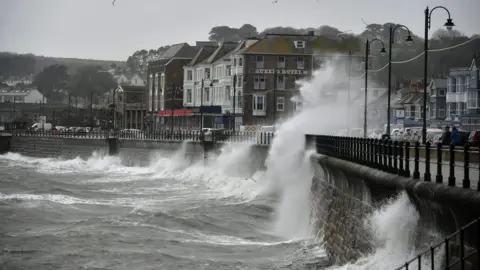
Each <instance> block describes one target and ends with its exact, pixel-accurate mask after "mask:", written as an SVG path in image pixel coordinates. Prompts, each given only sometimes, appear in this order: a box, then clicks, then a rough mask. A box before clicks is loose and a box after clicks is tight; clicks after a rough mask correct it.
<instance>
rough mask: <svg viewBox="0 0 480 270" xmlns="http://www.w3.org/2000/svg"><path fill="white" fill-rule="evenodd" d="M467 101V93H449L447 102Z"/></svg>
mask: <svg viewBox="0 0 480 270" xmlns="http://www.w3.org/2000/svg"><path fill="white" fill-rule="evenodd" d="M453 102H467V93H466V92H463V93H447V103H453Z"/></svg>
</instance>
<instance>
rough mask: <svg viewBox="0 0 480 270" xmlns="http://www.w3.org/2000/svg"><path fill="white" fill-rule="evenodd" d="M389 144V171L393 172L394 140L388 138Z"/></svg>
mask: <svg viewBox="0 0 480 270" xmlns="http://www.w3.org/2000/svg"><path fill="white" fill-rule="evenodd" d="M387 146H388V152H387V155H388V170H387V171H388V172H392V171H393V160H392V156H393V142H392V140H388V142H387Z"/></svg>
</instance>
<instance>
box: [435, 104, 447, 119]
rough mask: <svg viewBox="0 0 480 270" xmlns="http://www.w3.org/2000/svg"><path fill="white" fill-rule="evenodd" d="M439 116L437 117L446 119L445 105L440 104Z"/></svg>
mask: <svg viewBox="0 0 480 270" xmlns="http://www.w3.org/2000/svg"><path fill="white" fill-rule="evenodd" d="M437 106H438V116H437V117H441V118H443V117H445V103H439V104H438V105H437Z"/></svg>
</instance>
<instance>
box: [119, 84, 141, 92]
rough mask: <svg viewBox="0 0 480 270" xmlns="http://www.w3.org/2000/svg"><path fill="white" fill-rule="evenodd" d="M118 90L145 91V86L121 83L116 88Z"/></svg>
mask: <svg viewBox="0 0 480 270" xmlns="http://www.w3.org/2000/svg"><path fill="white" fill-rule="evenodd" d="M117 89H118V90H119V91H125V92H146V91H147V88H146V87H145V86H137V85H121V86H118V88H117Z"/></svg>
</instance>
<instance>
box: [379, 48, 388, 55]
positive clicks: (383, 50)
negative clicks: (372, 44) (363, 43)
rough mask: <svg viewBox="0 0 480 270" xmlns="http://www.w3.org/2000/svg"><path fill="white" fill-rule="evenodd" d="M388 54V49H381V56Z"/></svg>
mask: <svg viewBox="0 0 480 270" xmlns="http://www.w3.org/2000/svg"><path fill="white" fill-rule="evenodd" d="M386 54H387V50H385V48H382V49H381V50H380V55H381V56H385V55H386Z"/></svg>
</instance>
